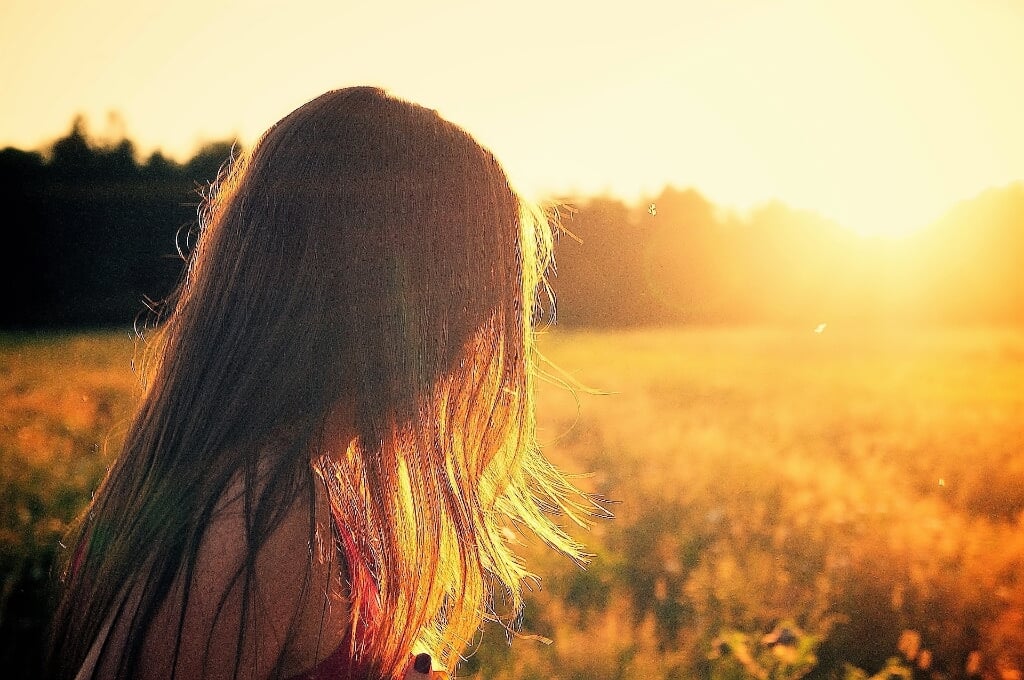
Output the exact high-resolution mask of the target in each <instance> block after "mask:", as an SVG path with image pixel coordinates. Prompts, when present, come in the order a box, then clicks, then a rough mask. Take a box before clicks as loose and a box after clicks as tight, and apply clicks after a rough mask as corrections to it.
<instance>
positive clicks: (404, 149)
mask: <svg viewBox="0 0 1024 680" xmlns="http://www.w3.org/2000/svg"><path fill="white" fill-rule="evenodd" d="M550 246H551V233H550V229H549V225H548V223H547V221H546V219H545V218H544V216H543V214H541V213H540V212H539V211H538V210H536V209H535V208H532V207H530V206H529V205H528V204H527V203H526V202H524V201H522V200H521V199H520V198H519V197H518V196H517V195H516V193H515V192H514V191H513V190H512V189H511V188H510V187H509V184H508V180H507V178H506V176H505V174H504V172H503V171H502V169H501V167H500V166H499V164H498V163H497V161H496V160H495V158H494V157H493V155H492V154H491V153H490V152H489V151H487V150H486V149H484V148H483V147H481V146H480V145H479V144H478V143H477V142H476V141H475V140H473V139H472V137H470V136H469V135H468V134H467V133H466V132H464V131H463V130H462V129H460V128H459V127H457V126H455V125H453V124H451V123H449V122H448V121H446V120H444V119H443V118H441V117H440V116H439V115H438V114H437V113H436V112H435V111H432V110H429V109H426V108H423V107H420V106H417V105H414V104H410V103H408V102H404V101H401V100H398V99H395V98H393V97H391V96H389V95H387V94H386V93H384V92H383V91H381V90H378V89H375V88H364V87H360V88H348V89H343V90H337V91H332V92H328V93H326V94H324V95H322V96H320V97H319V98H317V99H314V100H313V101H311V102H309V103H307V104H305V105H304V106H302V107H300V108H299V109H297V110H296V111H294V112H293V113H291V114H289V115H288V116H286V117H285V118H284V119H282V120H281V121H279V122H278V123H277V124H276V125H274V126H273V127H272V128H271V129H270V130H268V131H267V132H266V133H265V134H264V136H263V137H262V138H261V139H260V141H259V142H258V144H257V145H256V146H255V147H254V148H253V150H252V151H251V153H249V154H248V155H246V156H243V157H242V158H240V159H238V160H237V161H236V162H235V163H234V165H233V167H232V169H231V171H230V172H229V173H228V174H227V176H226V177H225V178H224V179H223V180H222V181H221V182H220V184H219V187H218V189H217V191H216V192H215V193H214V194H213V195H212V196H211V197H210V198H209V201H208V203H207V204H206V206H205V209H204V210H203V213H202V220H201V232H200V235H199V239H198V242H197V245H196V249H195V252H194V254H193V256H192V259H191V261H190V264H189V268H188V271H187V274H186V276H185V279H184V281H183V283H182V285H181V286H180V288H179V291H178V293H177V297H176V300H175V303H174V307H173V311H172V312H171V313H170V314H169V316H168V318H167V319H166V320H165V322H164V324H163V327H162V329H161V331H160V338H159V342H158V344H157V345H156V347H157V349H156V352H155V354H154V359H153V365H152V376H151V378H150V380H149V382H148V386H147V389H146V391H145V394H144V397H143V400H142V403H141V405H140V407H139V409H138V411H137V414H136V416H135V418H134V420H133V422H132V425H131V427H130V430H129V432H128V434H127V437H126V440H125V443H124V447H123V449H122V451H121V452H120V455H119V456H118V457H117V458H116V460H115V461H114V463H113V465H112V467H111V469H110V471H109V473H108V475H107V477H106V479H105V480H104V482H103V483H102V485H101V487H100V489H99V490H98V492H97V493H96V495H95V498H94V500H93V502H92V504H91V506H90V507H89V508H88V509H87V512H86V513H85V515H84V516H83V519H82V521H81V522H80V525H79V529H78V533H77V543H76V545H77V547H73V548H72V550H71V551H70V552H71V554H72V555H74V556H75V557H74V559H69V560H68V566H67V567H66V568H65V572H64V588H63V592H62V597H61V600H60V601H59V607H58V611H57V616H56V619H55V626H54V634H53V638H52V653H51V663H52V668H51V670H52V671H53V672H54V673H55V675H56V676H58V677H65V678H67V677H72V676H73V675H74V674H75V672H76V670H77V668H78V666H79V665H80V664H81V663H82V661H83V659H84V658H85V656H86V654H87V652H88V649H89V647H90V645H91V644H92V641H93V640H94V639H95V638H96V636H97V634H98V632H99V630H100V627H101V625H102V622H103V621H104V620H105V619H106V618H107V617H109V616H110V615H111V612H112V611H113V610H115V609H116V607H117V606H118V602H119V595H120V594H121V593H122V592H123V590H122V589H123V588H124V587H125V586H126V584H136V585H137V586H138V588H139V592H140V593H141V595H140V599H139V600H138V601H139V605H138V607H137V609H136V610H135V611H134V612H133V613H132V616H133V617H134V618H133V619H132V622H131V624H132V625H131V626H130V629H129V630H130V632H129V635H128V641H127V644H126V651H125V653H124V655H123V657H122V659H121V660H120V661H119V666H118V668H119V669H120V671H121V672H123V673H124V674H125V675H131V674H132V673H133V672H135V670H136V669H137V668H138V664H139V663H140V655H141V649H142V644H143V641H144V640H145V636H146V631H147V626H148V625H149V623H150V622H151V621H152V619H153V617H154V615H155V613H156V612H157V611H158V609H159V608H160V607H161V606H163V605H164V604H165V603H166V601H167V600H168V598H169V597H178V594H177V593H176V592H175V591H173V590H172V584H173V583H175V582H176V580H180V581H181V582H183V583H184V584H185V592H184V594H182V595H181V598H182V599H181V602H180V603H178V604H177V605H176V606H178V607H180V608H182V610H183V609H184V606H185V603H187V602H188V586H189V584H190V583H191V580H192V574H193V570H194V568H195V564H196V555H197V552H198V550H199V545H200V541H201V539H202V537H203V530H204V527H205V526H207V525H208V523H209V522H210V520H211V517H212V516H213V513H214V510H215V507H216V504H217V501H218V499H219V498H220V497H221V495H222V494H223V493H224V490H225V488H227V487H228V485H229V483H230V482H232V480H237V479H241V480H242V481H243V483H244V487H243V488H244V500H245V502H244V507H245V515H246V516H245V524H246V535H247V537H248V541H247V545H246V546H245V554H246V559H245V560H244V563H243V565H242V566H241V567H239V572H238V573H237V574H235V575H234V576H235V578H236V579H241V580H242V581H241V582H242V583H243V584H245V587H246V588H250V589H251V588H252V587H253V584H252V581H253V579H254V572H253V569H254V567H253V565H254V564H255V560H256V554H257V552H258V551H259V549H260V547H261V545H262V544H263V541H264V540H265V538H266V537H267V536H268V535H269V534H270V533H271V532H272V531H273V530H274V528H275V527H276V526H278V525H279V524H280V522H281V521H282V515H283V509H284V508H287V507H289V506H290V504H291V503H292V502H293V501H294V500H295V499H296V498H297V497H298V496H299V495H300V494H312V489H313V484H314V483H315V481H316V480H315V476H317V475H319V476H321V477H322V478H323V479H324V480H326V482H327V488H328V490H329V497H330V503H331V506H332V508H331V509H332V510H333V511H334V513H335V516H336V517H339V518H341V522H342V523H343V525H344V527H345V528H346V530H347V531H348V533H349V535H350V537H351V544H352V546H353V550H352V551H351V553H350V559H354V560H356V561H358V562H361V564H358V565H348V567H349V570H350V571H351V570H352V569H354V568H360V569H365V571H366V572H367V573H368V574H370V575H372V577H373V579H374V581H375V584H376V588H375V589H374V590H373V591H372V592H371V593H369V594H368V591H360V590H357V589H353V590H352V592H351V593H350V596H351V599H352V601H351V603H350V606H351V610H352V612H353V619H352V624H351V625H353V626H357V627H359V628H360V631H359V632H360V633H361V635H360V636H359V639H360V640H362V642H361V644H362V645H363V647H362V649H361V650H360V653H361V654H362V655H363V656H364V657H365V658H366V659H368V660H369V661H370V662H371V665H372V666H373V668H375V669H376V671H377V672H378V673H379V674H380V675H381V676H382V677H395V676H397V675H398V674H400V672H401V667H402V665H403V663H404V661H405V658H406V656H407V655H408V653H409V651H410V649H411V648H412V646H413V644H414V643H420V644H423V645H425V646H426V647H427V648H428V649H429V650H430V651H431V652H432V653H433V654H434V655H435V656H436V657H438V658H439V659H440V660H441V662H442V663H445V664H446V665H448V666H449V667H450V668H454V666H455V663H456V662H457V661H458V658H459V654H460V653H461V652H462V651H463V650H464V649H465V646H466V645H467V644H468V642H469V641H470V639H471V638H472V636H473V635H474V633H475V631H476V630H477V628H478V627H479V625H480V623H481V621H482V620H483V619H485V618H499V619H502V617H499V616H498V614H497V613H496V612H497V611H498V610H499V609H500V610H501V611H505V612H508V613H509V614H508V616H509V618H508V619H502V620H504V621H505V623H506V625H513V622H512V620H511V619H514V618H515V615H516V614H517V613H518V612H519V611H520V608H521V604H522V603H521V590H522V586H523V582H524V579H528V578H530V577H531V576H532V575H531V574H530V573H529V572H528V571H527V569H526V567H525V565H524V564H523V562H522V561H521V560H520V559H519V558H518V557H517V556H516V555H515V554H514V552H513V551H512V549H511V544H512V542H513V534H510V530H522V529H526V530H530V531H532V532H534V533H535V534H537V535H538V536H539V537H540V538H541V539H543V541H545V542H546V543H547V544H549V545H550V546H552V547H553V548H555V549H556V550H558V551H560V552H563V553H565V554H567V555H569V556H570V557H572V558H574V559H576V560H580V559H582V558H583V554H582V553H581V548H580V546H579V545H578V544H577V543H575V542H574V541H573V540H572V539H571V538H570V537H569V536H568V535H567V534H566V533H565V532H564V531H563V529H562V528H561V527H560V526H559V525H558V524H556V523H555V522H554V521H553V519H552V517H551V515H552V514H568V515H569V516H570V517H572V518H573V519H576V520H581V519H582V518H583V517H584V516H585V515H586V514H587V513H588V512H589V507H588V505H589V501H588V500H587V498H586V496H584V495H582V494H580V492H579V491H577V490H576V489H575V488H574V487H573V486H572V484H571V483H570V482H569V481H568V480H567V478H566V477H565V476H564V475H563V474H562V473H561V472H560V471H559V470H557V469H556V468H555V467H554V466H553V465H551V464H550V463H549V462H548V461H547V460H546V459H545V458H544V457H543V455H542V454H541V452H540V450H539V448H538V445H537V441H536V437H535V421H534V397H533V394H534V389H533V380H534V373H535V370H534V369H535V362H536V351H535V348H534V344H533V343H534V329H533V325H534V322H535V315H536V305H537V295H538V290H540V289H541V288H542V287H543V273H544V270H545V268H546V266H547V264H548V261H549V255H550ZM343 400H348V403H350V404H351V405H352V407H353V409H354V413H355V426H356V430H357V433H358V436H357V437H356V439H355V440H354V442H353V444H352V446H351V447H349V449H348V451H347V453H346V454H345V455H344V456H318V455H317V453H318V452H317V450H316V449H317V447H318V446H319V443H320V442H321V441H322V440H321V435H322V433H323V432H324V423H325V419H326V417H327V414H328V413H329V412H331V409H332V408H334V407H335V406H336V405H337V404H338V403H339V402H341V401H343ZM269 442H276V444H275V445H274V446H268V443H269ZM311 461H313V463H312V464H311ZM311 512H312V511H311ZM313 526H314V520H313V518H312V516H311V517H310V527H311V529H310V532H311V535H310V540H311V541H313V540H316V538H317V537H316V536H315V535H313V534H314V529H313ZM140 556H145V559H142V558H140ZM310 559H312V557H310ZM306 567H307V574H308V573H309V571H308V570H309V568H310V566H309V564H307V565H306ZM307 583H308V578H307ZM361 598H364V599H365V598H373V599H375V602H372V603H368V602H362V601H360V599H361ZM496 599H500V600H503V601H504V602H502V603H500V604H502V605H503V606H500V607H499V606H498V605H499V603H497V602H496V601H495V600H496ZM368 605H373V606H372V607H371V606H368ZM374 608H376V609H377V610H379V611H380V612H382V615H379V616H371V615H369V614H367V615H364V616H360V613H362V612H370V611H372V610H373V609H374ZM385 614H386V615H385ZM241 616H242V618H243V621H241V622H240V626H239V630H240V631H244V630H251V629H253V628H254V627H257V626H258V625H259V621H258V620H256V618H255V616H254V614H253V612H252V611H249V610H246V609H245V608H243V610H242V614H241ZM179 645H180V629H179ZM276 663H277V664H280V659H278V660H277V662H276ZM273 667H274V668H278V669H279V665H278V666H273ZM278 672H279V670H278ZM236 673H237V660H236Z"/></svg>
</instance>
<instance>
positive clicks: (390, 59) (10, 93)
mask: <svg viewBox="0 0 1024 680" xmlns="http://www.w3.org/2000/svg"><path fill="white" fill-rule="evenodd" d="M0 19H2V21H0V39H2V40H3V41H4V43H5V44H6V45H8V46H9V47H8V49H6V50H4V52H3V53H2V54H0V60H2V61H0V88H2V89H3V90H4V91H5V92H6V93H7V96H6V97H5V98H4V101H3V102H2V103H0V147H2V146H8V145H10V146H16V147H19V148H31V149H35V148H39V147H42V146H44V145H45V144H46V143H48V142H51V141H52V140H53V139H55V138H57V137H59V136H61V135H62V134H65V133H66V131H67V129H68V128H67V123H68V121H69V120H70V119H71V118H72V117H73V116H74V115H75V114H77V113H81V114H84V115H85V116H86V117H87V118H88V120H89V121H90V122H91V126H92V128H93V130H94V131H96V130H103V122H104V120H105V119H106V118H107V116H108V113H109V112H111V111H118V112H121V116H122V119H123V121H124V122H123V128H122V132H123V133H124V134H125V136H127V137H128V138H130V139H132V140H133V141H135V142H136V143H137V145H138V151H139V152H140V154H142V155H148V154H149V153H151V152H152V151H154V150H156V149H160V150H161V151H162V152H163V153H164V154H165V155H167V156H169V157H172V158H176V159H181V158H184V157H187V156H188V155H190V154H192V153H194V152H195V150H196V149H197V148H198V147H199V146H200V145H201V144H202V143H204V142H210V141H218V140H222V139H225V138H230V137H237V138H238V139H239V140H240V141H241V142H242V143H243V145H245V146H246V147H250V146H251V145H252V144H253V142H254V141H255V139H256V138H257V137H258V135H259V134H260V133H261V132H262V131H263V130H265V129H266V128H267V127H269V126H270V125H271V124H273V123H274V122H275V121H276V120H278V119H279V118H281V117H282V116H283V115H285V114H286V113H287V112H289V111H291V110H293V109H294V108H296V107H297V106H299V105H301V104H302V103H303V102H305V101H307V100H309V99H311V98H313V97H315V96H317V95H318V94H320V93H321V92H323V91H325V90H327V89H331V88H333V87H340V86H343V85H345V84H355V83H367V84H374V85H378V86H382V87H384V88H386V89H387V90H388V91H389V92H391V93H393V94H395V95H396V96H399V97H402V98H405V99H409V100H411V101H415V102H417V103H421V104H423V105H424V106H428V107H431V108H436V109H437V110H438V111H439V112H440V113H441V114H442V115H443V116H445V117H446V118H449V119H450V120H452V121H453V122H455V123H457V124H459V125H460V126H462V127H464V128H465V129H467V130H468V131H469V132H470V133H472V134H473V135H474V136H476V137H477V138H478V139H479V140H480V141H481V142H482V143H483V144H484V145H485V146H488V147H489V148H491V149H492V150H493V151H494V152H495V154H496V156H497V157H498V158H499V159H500V160H501V162H502V164H503V165H504V166H505V167H506V168H507V169H508V171H509V174H510V176H511V178H512V180H513V184H514V185H515V186H517V187H518V188H520V189H521V190H522V191H523V193H524V194H525V195H527V196H529V197H531V198H537V197H539V196H544V195H565V194H573V195H602V194H609V195H614V196H617V197H619V198H621V199H622V200H624V201H638V200H643V199H645V198H647V197H650V196H652V195H656V194H657V193H658V192H659V191H660V190H661V188H662V187H664V186H675V187H693V188H695V189H696V190H698V191H700V193H701V194H702V195H704V196H706V197H707V198H708V199H709V200H710V201H712V202H714V203H715V204H716V205H718V206H722V207H726V208H729V209H733V210H736V211H740V212H742V211H749V210H750V209H752V208H754V207H755V206H757V205H761V204H764V203H767V202H771V201H773V200H778V201H780V202H782V203H784V204H786V205H788V206H791V207H794V208H797V209H800V210H806V211H811V212H814V213H816V214H819V215H821V216H823V217H825V218H827V219H829V220H831V221H834V222H836V223H837V224H840V225H842V226H844V227H846V228H848V229H851V230H853V231H854V232H856V233H860V234H862V235H886V236H899V235H901V234H907V233H912V232H913V231H915V230H916V229H920V228H923V227H925V226H927V225H928V224H931V223H932V222H934V221H935V220H937V219H939V218H941V217H942V215H944V214H945V213H946V212H947V211H948V210H949V209H950V208H952V207H953V206H955V205H956V204H957V203H959V202H961V201H963V200H966V199H970V198H971V197H975V196H977V195H978V194H980V193H982V192H983V191H985V190H986V189H989V188H994V187H1002V186H1006V185H1008V184H1012V183H1015V182H1019V181H1022V180H1024V127H1022V126H1020V125H1019V124H1018V122H1017V120H1016V116H1015V111H1017V110H1019V108H1020V104H1022V103H1024V73H1022V72H1020V70H1019V69H1014V65H1015V64H1019V63H1024V43H1021V41H1019V40H1017V38H1016V37H1017V36H1019V35H1020V34H1021V33H1022V32H1024V6H1021V5H1018V4H1014V3H1009V2H991V3H986V4H985V5H977V4H974V3H968V2H956V3H952V4H949V5H944V6H941V7H940V6H937V5H935V4H934V3H928V2H925V1H924V0H919V1H918V2H914V3H908V4H901V5H900V6H889V5H887V4H886V3H883V2H869V3H867V4H864V3H858V4H852V3H851V4H846V3H842V4H829V5H828V6H819V5H817V4H815V3H810V2H793V1H787V2H777V3H773V4H771V5H770V6H769V5H765V4H763V3H757V2H753V0H737V1H735V2H730V3H726V4H721V5H715V6H710V7H709V6H704V5H703V4H701V3H696V2H690V3H682V4H670V3H664V2H657V1H654V0H646V1H643V0H642V1H641V2H639V3H637V4H636V5H635V6H633V7H631V8H630V9H629V10H628V11H623V10H616V11H614V12H609V11H607V10H601V9H595V8H594V7H592V6H590V5H588V4H586V3H582V2H566V3H559V4H558V5H556V6H554V7H547V6H542V3H540V2H539V0H537V1H536V2H528V3H526V4H525V5H524V6H522V7H517V8H514V9H513V8H500V9H491V8H482V7H478V6H476V5H474V4H472V3H467V2H463V1H458V0H452V1H449V2H444V3H439V4H438V5H434V6H431V7H429V8H427V7H421V6H419V5H416V4H415V3H411V2H394V3H388V4H386V5H382V6H374V7H365V6H364V7H340V6H336V5H334V4H332V3H320V2H317V3H304V4H302V5H301V6H297V7H293V8H289V9H283V8H276V7H273V6H271V5H264V4H262V3H256V5H255V6H248V5H247V6H245V7H243V6H242V4H241V3H232V2H228V3H223V4H218V5H216V6H210V5H209V4H207V3H199V2H198V0H191V1H190V2H183V3H180V4H176V5H175V6H174V7H166V6H157V5H152V6H150V5H148V4H146V3H129V2H127V0H117V1H112V2H110V3H107V4H106V5H104V6H103V7H100V8H98V7H88V6H85V7H83V6H79V5H75V4H73V3H70V2H64V3H63V5H62V6H60V7H59V8H58V9H57V10H54V9H53V8H52V7H51V8H48V13H47V14H45V15H44V14H42V13H41V12H40V10H39V9H38V7H37V6H36V5H35V4H33V3H30V2H26V1H24V0H15V1H14V2H11V3H5V5H4V7H3V8H0ZM243 21H244V22H245V25H246V28H245V30H244V31H243V30H239V29H238V28H237V26H238V25H240V23H241V22H243ZM99 29H102V30H103V31H104V37H103V39H102V40H97V36H96V32H97V30H99ZM468 55H472V58H470V56H468ZM410 64H414V65H415V67H410Z"/></svg>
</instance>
